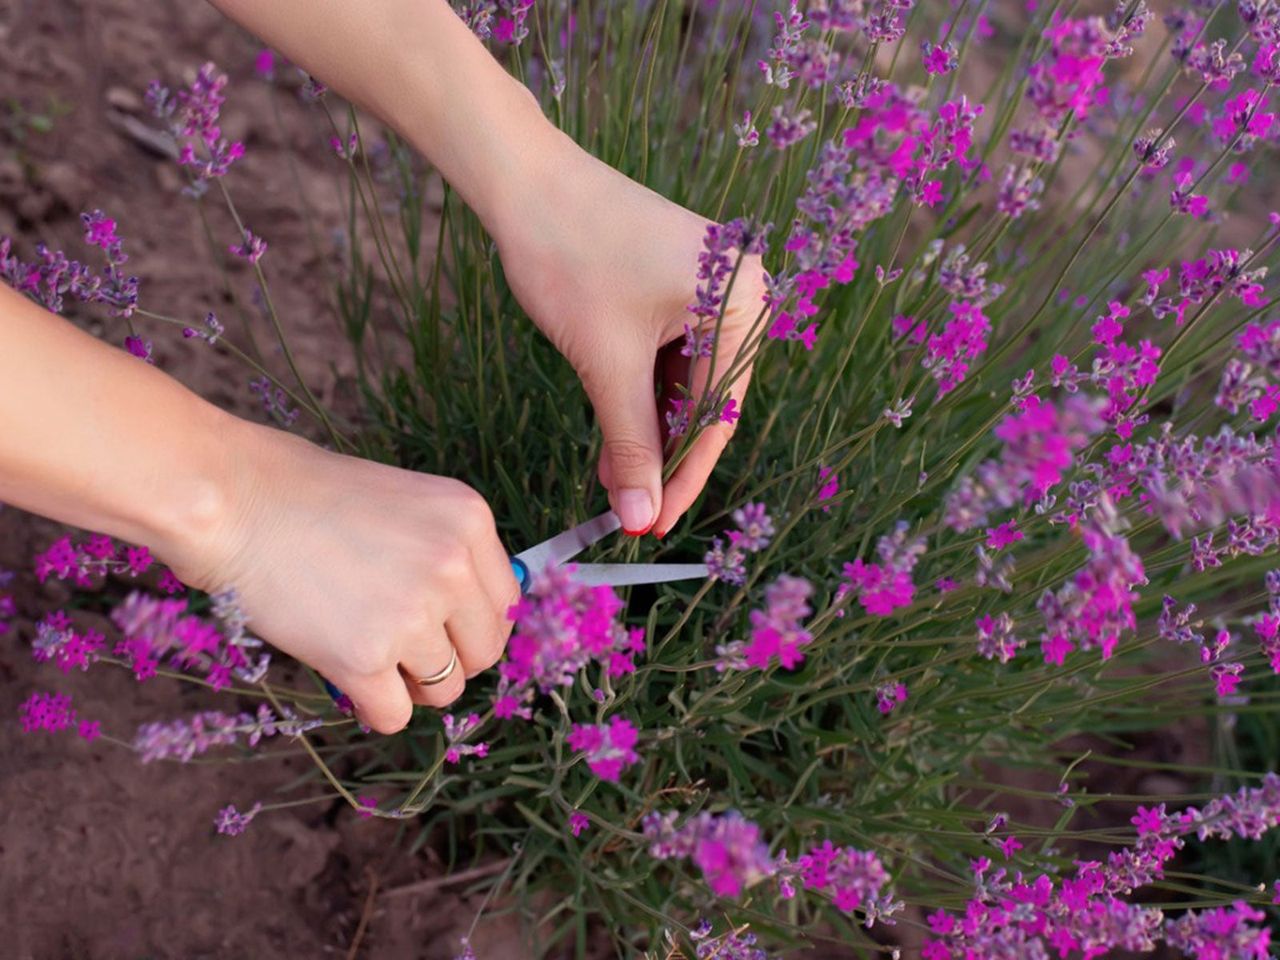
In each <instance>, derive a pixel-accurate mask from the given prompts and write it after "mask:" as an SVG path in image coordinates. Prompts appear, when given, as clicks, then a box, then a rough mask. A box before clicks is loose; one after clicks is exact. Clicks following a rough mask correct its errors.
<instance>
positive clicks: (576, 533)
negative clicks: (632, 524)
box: [516, 510, 622, 573]
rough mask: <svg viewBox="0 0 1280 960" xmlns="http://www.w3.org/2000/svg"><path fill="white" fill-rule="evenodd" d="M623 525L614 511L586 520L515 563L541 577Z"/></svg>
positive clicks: (529, 550)
mask: <svg viewBox="0 0 1280 960" xmlns="http://www.w3.org/2000/svg"><path fill="white" fill-rule="evenodd" d="M621 527H622V521H620V520H619V519H618V515H617V514H616V513H614V512H613V511H612V510H606V511H605V512H604V513H602V514H600V516H598V517H592V518H591V519H590V520H584V521H583V522H582V523H580V524H578V525H577V526H576V527H570V528H569V529H568V530H566V531H564V533H557V534H556V535H555V536H554V537H552V538H551V539H550V540H543V541H542V543H540V544H538V545H537V546H535V547H530V548H529V549H528V550H525V551H524V552H522V553H517V554H516V559H517V560H519V561H521V562H522V563H523V564H524V565H525V566H526V567H528V568H529V571H530V572H531V573H539V572H541V571H542V570H544V569H545V568H546V567H548V566H559V565H560V564H562V563H564V562H565V561H566V560H571V559H573V558H574V557H576V556H577V555H578V554H580V553H581V552H582V551H583V550H585V549H587V547H589V546H591V545H592V544H593V543H595V542H596V541H597V540H601V539H603V538H604V537H607V536H608V535H609V534H611V533H613V532H614V531H615V530H618V529H621Z"/></svg>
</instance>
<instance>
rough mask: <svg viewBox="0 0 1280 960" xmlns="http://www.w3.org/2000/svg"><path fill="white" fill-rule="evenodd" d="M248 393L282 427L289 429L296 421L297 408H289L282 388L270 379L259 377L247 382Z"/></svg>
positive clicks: (287, 399) (287, 396) (287, 398)
mask: <svg viewBox="0 0 1280 960" xmlns="http://www.w3.org/2000/svg"><path fill="white" fill-rule="evenodd" d="M249 390H250V392H252V393H254V394H256V395H257V397H258V399H259V400H260V401H261V402H262V409H263V410H264V411H265V412H266V414H267V416H269V417H270V418H271V419H272V420H274V421H275V422H276V423H277V424H279V425H280V426H282V427H286V428H287V427H291V426H293V424H294V421H295V420H297V419H298V413H299V411H298V408H297V407H290V406H289V395H288V394H287V393H285V392H284V388H283V387H277V386H276V385H275V384H273V383H272V382H271V380H270V378H268V377H266V376H265V375H264V376H261V377H259V378H257V379H256V380H250V381H249Z"/></svg>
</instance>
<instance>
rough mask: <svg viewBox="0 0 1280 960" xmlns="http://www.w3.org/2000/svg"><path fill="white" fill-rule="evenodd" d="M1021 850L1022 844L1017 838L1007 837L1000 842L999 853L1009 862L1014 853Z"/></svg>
mask: <svg viewBox="0 0 1280 960" xmlns="http://www.w3.org/2000/svg"><path fill="white" fill-rule="evenodd" d="M1021 849H1022V843H1021V842H1020V841H1019V840H1018V838H1017V837H1014V836H1008V837H1005V838H1004V839H1003V840H1001V841H1000V852H1001V853H1002V854H1004V858H1005V859H1006V860H1009V859H1011V858H1012V857H1013V855H1014V854H1015V853H1017V852H1018V851H1019V850H1021Z"/></svg>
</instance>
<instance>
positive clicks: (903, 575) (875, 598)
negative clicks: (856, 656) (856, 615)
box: [836, 521, 925, 617]
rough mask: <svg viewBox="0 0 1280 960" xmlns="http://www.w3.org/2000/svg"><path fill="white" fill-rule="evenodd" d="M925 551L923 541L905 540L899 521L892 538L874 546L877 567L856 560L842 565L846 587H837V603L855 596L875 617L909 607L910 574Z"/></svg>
mask: <svg viewBox="0 0 1280 960" xmlns="http://www.w3.org/2000/svg"><path fill="white" fill-rule="evenodd" d="M924 550H925V541H924V539H923V538H921V537H914V538H912V537H908V535H907V524H906V522H905V521H899V522H898V524H897V525H896V526H895V527H894V532H893V533H892V534H886V535H885V536H883V537H881V538H880V539H879V540H878V541H877V543H876V553H877V554H878V555H879V557H880V562H879V563H865V562H864V561H863V560H862V559H861V558H858V559H857V560H854V561H853V563H846V564H845V565H844V576H845V583H844V584H842V585H841V586H840V589H839V591H838V592H837V594H836V596H837V599H838V598H840V597H843V596H844V595H845V594H847V593H851V592H856V593H857V594H858V599H859V601H860V602H861V603H862V606H863V607H864V608H865V609H866V611H867V613H870V614H872V615H873V616H877V617H887V616H889V615H891V614H892V613H893V611H894V610H898V609H900V608H903V607H909V606H911V604H912V602H913V601H914V599H915V589H916V588H915V584H914V583H913V582H912V579H911V572H912V570H914V569H915V565H916V562H917V561H918V560H919V558H920V555H921V554H922V553H923V552H924Z"/></svg>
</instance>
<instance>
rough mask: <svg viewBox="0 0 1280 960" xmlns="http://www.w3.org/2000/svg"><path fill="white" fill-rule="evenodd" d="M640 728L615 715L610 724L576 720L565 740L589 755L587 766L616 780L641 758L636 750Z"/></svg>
mask: <svg viewBox="0 0 1280 960" xmlns="http://www.w3.org/2000/svg"><path fill="white" fill-rule="evenodd" d="M639 733H640V732H639V731H638V730H637V729H636V728H635V725H634V724H632V722H631V721H630V720H628V719H626V718H625V717H621V716H617V715H615V716H613V717H612V718H611V719H610V721H609V723H608V725H605V724H603V723H601V724H585V723H579V724H575V725H574V728H573V730H572V732H571V733H570V734H569V736H567V737H566V738H565V742H566V743H567V744H568V745H569V746H570V747H571V748H572V749H574V750H582V751H584V752H585V753H586V755H587V766H588V767H590V768H591V772H592V773H594V774H595V775H596V776H597V777H599V778H600V779H601V780H608V781H610V782H612V783H617V782H618V778H619V777H620V776H621V774H622V771H623V770H624V769H626V768H627V767H629V766H631V765H632V764H634V763H639V762H640V755H639V754H638V753H636V751H635V749H634V748H635V745H636V740H637V739H638V737H639Z"/></svg>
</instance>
